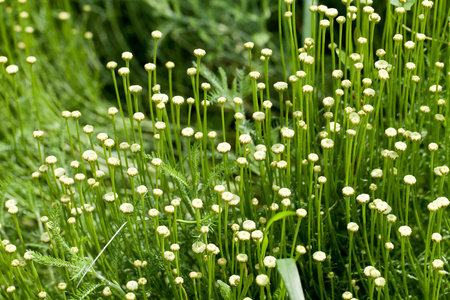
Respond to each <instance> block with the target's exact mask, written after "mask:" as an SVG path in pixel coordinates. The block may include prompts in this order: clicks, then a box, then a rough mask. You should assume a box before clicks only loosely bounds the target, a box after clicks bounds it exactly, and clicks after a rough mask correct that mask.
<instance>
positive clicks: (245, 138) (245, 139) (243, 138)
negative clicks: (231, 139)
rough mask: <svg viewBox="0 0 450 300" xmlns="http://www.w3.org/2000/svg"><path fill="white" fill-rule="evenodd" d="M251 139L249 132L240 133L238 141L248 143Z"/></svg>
mask: <svg viewBox="0 0 450 300" xmlns="http://www.w3.org/2000/svg"><path fill="white" fill-rule="evenodd" d="M251 141H252V138H251V136H250V135H249V134H241V135H240V136H239V142H240V143H241V144H249V143H250V142H251Z"/></svg>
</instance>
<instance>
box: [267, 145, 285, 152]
mask: <svg viewBox="0 0 450 300" xmlns="http://www.w3.org/2000/svg"><path fill="white" fill-rule="evenodd" d="M270 149H271V150H272V152H273V153H275V154H281V153H283V151H284V145H283V144H274V145H273V146H272V148H270Z"/></svg>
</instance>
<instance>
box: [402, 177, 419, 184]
mask: <svg viewBox="0 0 450 300" xmlns="http://www.w3.org/2000/svg"><path fill="white" fill-rule="evenodd" d="M403 181H404V182H405V183H406V184H407V185H414V184H415V183H416V177H414V176H413V175H406V176H405V177H403Z"/></svg>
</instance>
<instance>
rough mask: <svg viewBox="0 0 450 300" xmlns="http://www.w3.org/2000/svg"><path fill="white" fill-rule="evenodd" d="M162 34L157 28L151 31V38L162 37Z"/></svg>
mask: <svg viewBox="0 0 450 300" xmlns="http://www.w3.org/2000/svg"><path fill="white" fill-rule="evenodd" d="M162 36H163V34H162V32H161V31H159V30H155V31H152V38H154V39H155V40H157V39H160V38H162Z"/></svg>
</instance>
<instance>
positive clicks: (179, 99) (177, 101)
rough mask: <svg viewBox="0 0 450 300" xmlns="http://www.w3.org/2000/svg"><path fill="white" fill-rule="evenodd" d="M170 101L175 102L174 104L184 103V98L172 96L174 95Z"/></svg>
mask: <svg viewBox="0 0 450 300" xmlns="http://www.w3.org/2000/svg"><path fill="white" fill-rule="evenodd" d="M172 102H173V104H175V105H181V104H183V103H184V98H183V97H182V96H174V97H173V98H172Z"/></svg>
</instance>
